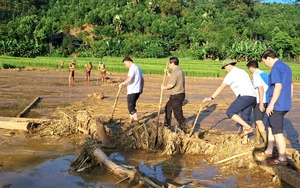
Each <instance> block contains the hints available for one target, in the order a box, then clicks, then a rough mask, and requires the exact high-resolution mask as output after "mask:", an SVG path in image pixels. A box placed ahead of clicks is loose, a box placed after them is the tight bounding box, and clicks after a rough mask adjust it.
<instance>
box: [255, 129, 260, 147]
mask: <svg viewBox="0 0 300 188" xmlns="http://www.w3.org/2000/svg"><path fill="white" fill-rule="evenodd" d="M255 142H256V143H257V144H259V143H260V131H259V129H258V127H257V126H256V129H255Z"/></svg>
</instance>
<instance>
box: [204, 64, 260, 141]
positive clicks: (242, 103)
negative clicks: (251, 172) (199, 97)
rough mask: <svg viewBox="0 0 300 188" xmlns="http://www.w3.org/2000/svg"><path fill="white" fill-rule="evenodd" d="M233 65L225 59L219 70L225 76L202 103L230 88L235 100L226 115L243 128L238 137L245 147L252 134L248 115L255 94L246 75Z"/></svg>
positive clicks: (254, 99)
mask: <svg viewBox="0 0 300 188" xmlns="http://www.w3.org/2000/svg"><path fill="white" fill-rule="evenodd" d="M235 64H236V62H234V61H233V60H231V59H225V60H224V61H223V62H222V66H221V68H222V69H225V70H226V72H227V75H226V76H225V78H224V80H223V82H222V84H221V85H220V86H219V87H218V88H217V89H216V90H215V92H214V93H213V94H212V95H211V96H210V97H207V98H204V99H203V101H202V103H205V102H208V101H212V100H214V99H215V98H216V97H217V96H218V95H219V94H220V93H221V92H222V91H223V90H224V88H225V87H226V86H227V85H228V86H230V88H231V89H232V90H233V92H234V94H235V96H236V99H235V100H234V101H233V102H232V103H231V105H230V106H229V108H228V109H227V111H226V114H227V116H228V117H229V118H230V119H232V120H233V121H235V122H236V123H238V124H239V125H241V126H242V127H243V130H242V132H241V133H240V134H239V136H240V137H241V138H243V140H242V144H244V145H247V144H248V134H250V133H252V132H253V128H252V127H251V125H250V115H251V112H252V108H253V107H254V105H255V103H256V94H255V91H254V87H253V84H252V82H251V80H250V77H249V75H248V73H247V72H246V71H244V70H243V69H240V68H237V67H236V66H235ZM239 113H241V116H239V115H238V114H239Z"/></svg>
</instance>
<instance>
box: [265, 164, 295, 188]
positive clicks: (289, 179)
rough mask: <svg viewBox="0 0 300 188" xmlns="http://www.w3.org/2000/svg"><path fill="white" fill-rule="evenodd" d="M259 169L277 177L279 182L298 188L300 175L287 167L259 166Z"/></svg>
mask: <svg viewBox="0 0 300 188" xmlns="http://www.w3.org/2000/svg"><path fill="white" fill-rule="evenodd" d="M260 167H261V168H262V169H264V170H265V171H267V172H268V173H270V174H272V175H274V176H275V175H278V176H279V178H280V179H281V180H283V181H285V182H286V183H288V184H290V185H291V186H293V187H298V186H299V185H300V173H299V172H297V171H295V170H293V169H291V168H289V167H287V166H280V165H278V166H268V165H260Z"/></svg>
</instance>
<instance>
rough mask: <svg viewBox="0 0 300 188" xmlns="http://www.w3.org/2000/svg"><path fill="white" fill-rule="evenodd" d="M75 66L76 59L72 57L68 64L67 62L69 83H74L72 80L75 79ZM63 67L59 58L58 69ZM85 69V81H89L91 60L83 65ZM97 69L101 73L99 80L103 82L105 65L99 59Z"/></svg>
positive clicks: (91, 67) (104, 79)
mask: <svg viewBox="0 0 300 188" xmlns="http://www.w3.org/2000/svg"><path fill="white" fill-rule="evenodd" d="M75 66H76V60H74V59H72V60H71V62H70V64H69V85H70V86H71V85H74V81H75V78H74V77H75ZM63 67H64V61H61V60H60V66H59V69H60V70H62V69H63ZM85 68H86V71H85V79H84V80H85V81H86V82H89V81H90V77H91V71H92V69H93V64H92V62H88V63H87V64H86V65H85ZM98 70H99V71H100V75H101V81H102V83H104V82H105V81H106V66H105V64H104V63H103V62H102V61H99V65H98Z"/></svg>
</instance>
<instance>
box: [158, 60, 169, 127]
mask: <svg viewBox="0 0 300 188" xmlns="http://www.w3.org/2000/svg"><path fill="white" fill-rule="evenodd" d="M167 68H168V62H167V64H166V68H165V69H167ZM165 80H166V73H165V70H164V79H163V82H162V85H164V84H165ZM163 92H164V90H163V89H160V99H159V105H158V111H157V124H159V115H160V110H161V103H162V96H163Z"/></svg>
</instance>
